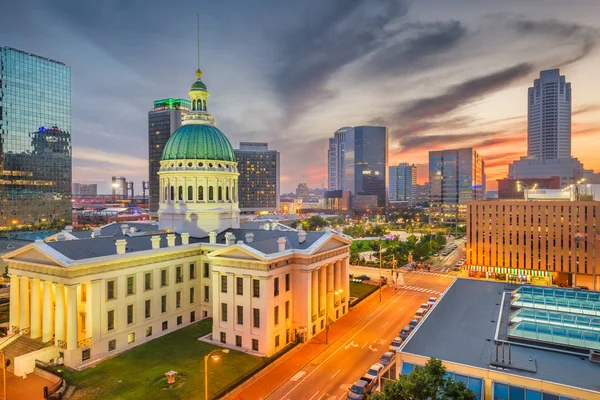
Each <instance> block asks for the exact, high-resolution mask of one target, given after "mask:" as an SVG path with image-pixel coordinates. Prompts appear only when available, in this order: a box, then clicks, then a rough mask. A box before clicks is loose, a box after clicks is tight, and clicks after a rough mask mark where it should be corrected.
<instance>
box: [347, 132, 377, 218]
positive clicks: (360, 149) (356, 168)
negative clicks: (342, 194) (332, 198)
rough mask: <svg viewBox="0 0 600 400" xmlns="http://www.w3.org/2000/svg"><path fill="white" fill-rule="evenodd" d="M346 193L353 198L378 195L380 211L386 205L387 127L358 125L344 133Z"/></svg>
mask: <svg viewBox="0 0 600 400" xmlns="http://www.w3.org/2000/svg"><path fill="white" fill-rule="evenodd" d="M344 136H345V137H344V164H343V167H344V173H343V181H342V182H343V184H342V189H343V190H349V191H350V192H351V193H352V196H353V197H354V196H357V195H376V196H377V208H379V209H380V210H383V209H385V207H386V204H387V195H386V190H385V187H386V175H387V160H388V130H387V128H386V127H384V126H355V127H354V128H352V129H349V130H347V131H345V132H344Z"/></svg>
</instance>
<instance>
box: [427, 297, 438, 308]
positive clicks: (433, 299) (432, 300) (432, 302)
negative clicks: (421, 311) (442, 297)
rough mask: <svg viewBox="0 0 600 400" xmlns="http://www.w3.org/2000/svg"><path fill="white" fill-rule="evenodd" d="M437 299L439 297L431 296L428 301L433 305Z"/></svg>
mask: <svg viewBox="0 0 600 400" xmlns="http://www.w3.org/2000/svg"><path fill="white" fill-rule="evenodd" d="M436 301H437V297H430V298H429V300H427V303H429V307H431V306H433V305H434V304H435V302H436Z"/></svg>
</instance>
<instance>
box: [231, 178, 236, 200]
mask: <svg viewBox="0 0 600 400" xmlns="http://www.w3.org/2000/svg"><path fill="white" fill-rule="evenodd" d="M231 199H232V200H233V201H237V192H236V191H235V182H234V183H233V184H232V185H231Z"/></svg>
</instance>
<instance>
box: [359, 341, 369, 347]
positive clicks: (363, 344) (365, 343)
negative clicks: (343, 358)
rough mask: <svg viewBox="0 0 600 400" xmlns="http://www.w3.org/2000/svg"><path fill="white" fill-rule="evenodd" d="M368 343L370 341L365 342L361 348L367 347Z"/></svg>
mask: <svg viewBox="0 0 600 400" xmlns="http://www.w3.org/2000/svg"><path fill="white" fill-rule="evenodd" d="M368 344H369V342H367V343H365V344H363V345H362V347H361V349H364V348H365V346H366V345H368Z"/></svg>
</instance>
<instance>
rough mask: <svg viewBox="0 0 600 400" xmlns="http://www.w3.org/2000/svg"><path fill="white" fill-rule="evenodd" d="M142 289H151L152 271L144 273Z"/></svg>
mask: <svg viewBox="0 0 600 400" xmlns="http://www.w3.org/2000/svg"><path fill="white" fill-rule="evenodd" d="M144 290H152V272H146V273H145V274H144Z"/></svg>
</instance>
